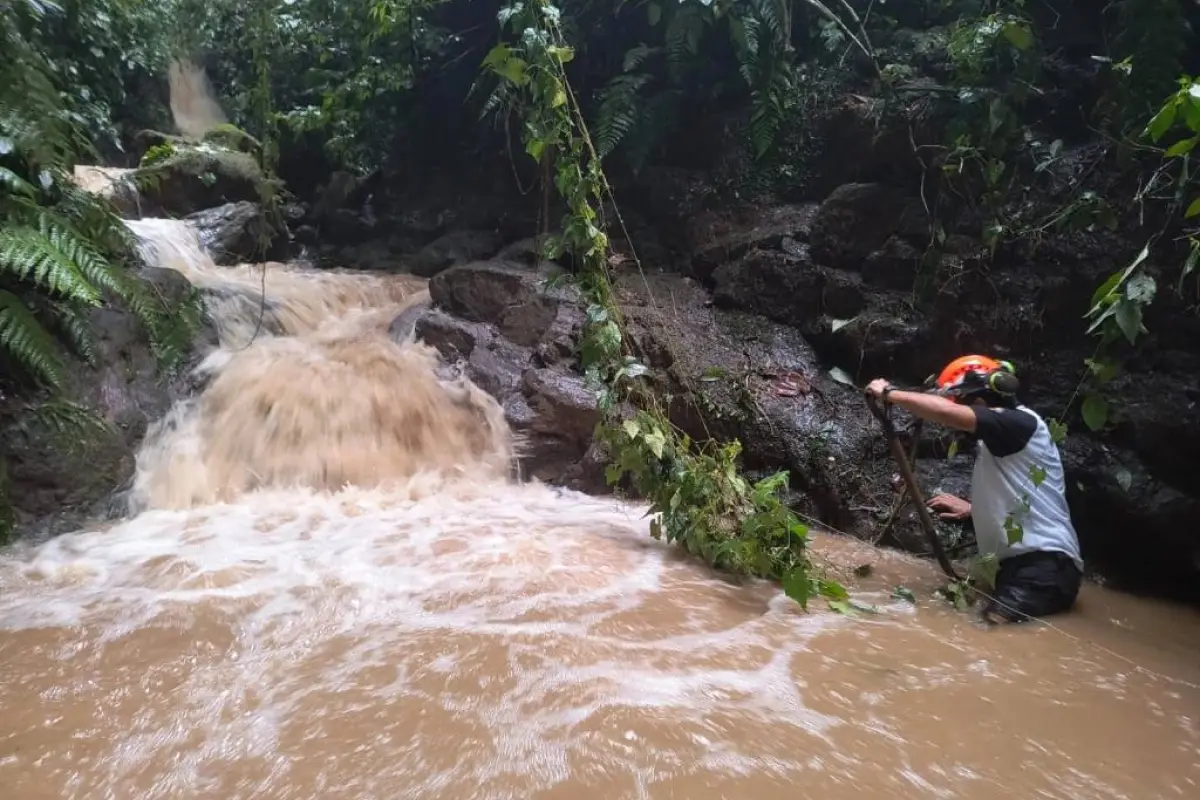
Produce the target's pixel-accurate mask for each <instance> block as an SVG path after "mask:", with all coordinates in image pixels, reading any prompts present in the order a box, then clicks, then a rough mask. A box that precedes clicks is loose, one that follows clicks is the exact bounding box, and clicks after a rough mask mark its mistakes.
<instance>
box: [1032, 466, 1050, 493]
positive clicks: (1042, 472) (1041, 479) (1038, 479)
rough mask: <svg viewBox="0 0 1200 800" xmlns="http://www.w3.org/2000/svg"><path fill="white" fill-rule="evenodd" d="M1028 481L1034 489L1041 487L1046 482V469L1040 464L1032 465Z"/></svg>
mask: <svg viewBox="0 0 1200 800" xmlns="http://www.w3.org/2000/svg"><path fill="white" fill-rule="evenodd" d="M1029 480H1031V481H1033V485H1034V487H1035V488H1036V487H1038V486H1041V485H1042V484H1043V483H1045V482H1046V468H1045V467H1043V466H1042V465H1041V464H1034V465H1033V466H1032V467H1030V468H1029Z"/></svg>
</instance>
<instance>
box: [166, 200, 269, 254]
mask: <svg viewBox="0 0 1200 800" xmlns="http://www.w3.org/2000/svg"><path fill="white" fill-rule="evenodd" d="M186 220H187V221H188V222H189V223H190V224H191V225H192V227H193V228H195V229H196V233H197V235H198V236H199V238H200V244H202V245H204V248H205V249H206V250H207V251H208V253H209V255H211V256H212V259H213V261H214V262H215V263H217V264H221V265H224V266H229V265H233V264H238V263H246V262H252V261H262V260H264V258H265V256H266V255H267V253H269V252H270V250H271V239H272V238H273V237H272V236H271V231H270V228H269V226H268V224H267V221H266V218H265V217H264V216H263V213H262V208H260V207H259V205H258V204H257V203H251V202H247V201H244V200H243V201H241V202H238V203H226V204H225V205H223V206H217V207H216V208H207V209H205V210H203V211H197V212H196V213H194V214H189V215H188V216H187V217H186ZM263 245H266V248H265V249H266V251H267V252H266V253H264V247H263Z"/></svg>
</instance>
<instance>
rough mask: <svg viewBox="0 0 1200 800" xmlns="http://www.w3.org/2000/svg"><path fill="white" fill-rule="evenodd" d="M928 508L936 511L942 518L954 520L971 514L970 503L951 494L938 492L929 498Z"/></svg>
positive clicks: (959, 519) (957, 520) (956, 520)
mask: <svg viewBox="0 0 1200 800" xmlns="http://www.w3.org/2000/svg"><path fill="white" fill-rule="evenodd" d="M929 510H930V511H933V512H936V513H937V515H938V516H939V517H941V518H942V519H946V520H951V521H954V522H960V521H962V520H964V519H966V518H967V517H969V516H971V504H970V503H968V502H967V501H966V500H963V499H962V498H961V497H955V496H954V495H952V494H939V495H937V496H936V497H933V498H930V500H929Z"/></svg>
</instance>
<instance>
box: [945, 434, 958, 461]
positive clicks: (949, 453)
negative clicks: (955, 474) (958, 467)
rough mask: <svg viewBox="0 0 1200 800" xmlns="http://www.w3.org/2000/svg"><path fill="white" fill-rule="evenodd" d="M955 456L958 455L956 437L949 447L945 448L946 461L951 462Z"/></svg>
mask: <svg viewBox="0 0 1200 800" xmlns="http://www.w3.org/2000/svg"><path fill="white" fill-rule="evenodd" d="M956 455H958V438H957V437H955V438H953V439H951V440H950V446H949V447H947V448H946V460H947V461H953V460H954V457H955V456H956Z"/></svg>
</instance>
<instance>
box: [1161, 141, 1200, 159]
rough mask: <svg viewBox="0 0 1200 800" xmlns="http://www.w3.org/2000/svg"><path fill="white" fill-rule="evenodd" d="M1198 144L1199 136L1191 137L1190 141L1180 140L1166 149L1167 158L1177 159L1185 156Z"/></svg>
mask: <svg viewBox="0 0 1200 800" xmlns="http://www.w3.org/2000/svg"><path fill="white" fill-rule="evenodd" d="M1198 142H1200V136H1193V137H1192V138H1190V139H1182V140H1180V141H1178V142H1176V143H1175V144H1173V145H1171V146H1170V147H1168V148H1167V153H1166V157H1167V158H1178V157H1179V156H1182V155H1186V154H1188V153H1190V152H1192V150H1194V149H1195V147H1196V144H1197V143H1198Z"/></svg>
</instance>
